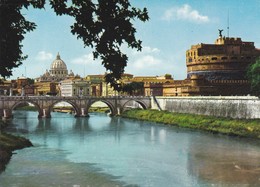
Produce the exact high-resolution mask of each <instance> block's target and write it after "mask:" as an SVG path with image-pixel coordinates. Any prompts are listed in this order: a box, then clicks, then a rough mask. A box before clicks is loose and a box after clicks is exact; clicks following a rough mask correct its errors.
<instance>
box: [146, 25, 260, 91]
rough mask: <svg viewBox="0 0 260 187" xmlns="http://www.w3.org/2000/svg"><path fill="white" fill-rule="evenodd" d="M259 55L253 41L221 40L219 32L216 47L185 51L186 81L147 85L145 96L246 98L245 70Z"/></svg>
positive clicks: (198, 45)
mask: <svg viewBox="0 0 260 187" xmlns="http://www.w3.org/2000/svg"><path fill="white" fill-rule="evenodd" d="M259 56H260V49H257V48H255V46H254V42H244V41H242V40H241V38H233V37H223V36H222V34H221V30H220V33H219V37H218V38H217V39H216V41H215V44H203V43H201V44H197V45H192V46H191V48H190V49H189V50H187V51H186V66H187V78H186V79H185V80H174V81H173V82H171V83H163V84H154V85H152V84H151V83H149V82H146V83H145V84H144V86H145V90H146V91H145V93H146V95H152V94H147V93H151V92H152V91H153V90H154V89H155V90H156V89H157V90H158V89H162V92H163V95H164V96H197V95H247V94H249V93H250V84H249V82H248V80H247V78H246V71H247V67H248V65H249V64H251V63H253V62H255V60H256V58H257V57H259ZM147 90H148V91H147ZM153 93H154V92H153Z"/></svg>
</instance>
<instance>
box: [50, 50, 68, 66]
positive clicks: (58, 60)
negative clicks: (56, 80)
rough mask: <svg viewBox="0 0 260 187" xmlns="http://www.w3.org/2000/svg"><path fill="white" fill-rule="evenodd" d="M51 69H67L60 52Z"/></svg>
mask: <svg viewBox="0 0 260 187" xmlns="http://www.w3.org/2000/svg"><path fill="white" fill-rule="evenodd" d="M50 69H51V70H67V66H66V64H65V62H64V61H63V60H62V59H61V58H60V54H59V53H58V54H57V57H56V59H55V60H54V61H53V62H52V64H51V68H50Z"/></svg>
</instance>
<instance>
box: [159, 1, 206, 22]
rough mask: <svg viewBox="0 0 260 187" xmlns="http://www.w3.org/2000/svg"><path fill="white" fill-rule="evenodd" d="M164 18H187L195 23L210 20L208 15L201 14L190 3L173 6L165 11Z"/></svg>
mask: <svg viewBox="0 0 260 187" xmlns="http://www.w3.org/2000/svg"><path fill="white" fill-rule="evenodd" d="M162 19H163V20H167V21H171V20H186V21H190V22H194V23H207V22H209V17H208V16H203V15H201V14H200V13H199V12H198V11H197V10H193V9H192V7H191V6H190V5H188V4H185V5H183V6H181V7H173V8H170V9H168V10H166V11H165V12H164V15H163V17H162Z"/></svg>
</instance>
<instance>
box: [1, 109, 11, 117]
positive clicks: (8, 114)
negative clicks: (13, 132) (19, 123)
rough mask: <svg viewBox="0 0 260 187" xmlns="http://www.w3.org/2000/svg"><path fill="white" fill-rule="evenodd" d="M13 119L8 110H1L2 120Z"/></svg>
mask: <svg viewBox="0 0 260 187" xmlns="http://www.w3.org/2000/svg"><path fill="white" fill-rule="evenodd" d="M11 118H13V114H12V111H11V110H10V109H3V116H2V119H11Z"/></svg>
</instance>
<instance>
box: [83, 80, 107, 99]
mask: <svg viewBox="0 0 260 187" xmlns="http://www.w3.org/2000/svg"><path fill="white" fill-rule="evenodd" d="M104 78H105V75H88V76H86V80H87V81H88V82H90V84H91V95H92V96H101V95H102V82H104Z"/></svg>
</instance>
